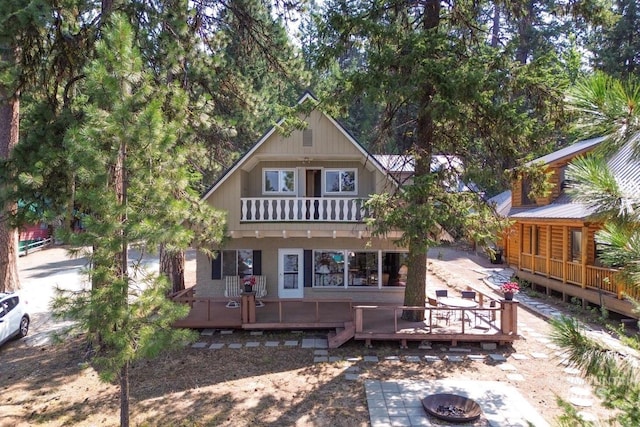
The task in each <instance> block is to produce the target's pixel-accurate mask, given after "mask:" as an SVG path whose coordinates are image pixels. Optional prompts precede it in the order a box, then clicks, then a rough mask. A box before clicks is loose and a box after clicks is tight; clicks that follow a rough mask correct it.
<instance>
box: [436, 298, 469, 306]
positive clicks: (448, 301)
mask: <svg viewBox="0 0 640 427" xmlns="http://www.w3.org/2000/svg"><path fill="white" fill-rule="evenodd" d="M438 302H439V303H440V304H442V305H446V306H447V307H452V308H475V307H477V306H478V304H477V303H476V302H475V301H474V300H472V299H467V298H454V297H442V298H438Z"/></svg>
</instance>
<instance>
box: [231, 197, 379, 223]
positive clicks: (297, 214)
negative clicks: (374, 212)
mask: <svg viewBox="0 0 640 427" xmlns="http://www.w3.org/2000/svg"><path fill="white" fill-rule="evenodd" d="M240 203H241V206H240V221H241V222H294V221H298V222H300V221H315V222H363V221H364V219H365V218H366V217H367V213H368V210H367V209H366V207H365V205H364V204H365V200H364V199H348V198H342V197H340V198H338V197H243V198H241V199H240Z"/></svg>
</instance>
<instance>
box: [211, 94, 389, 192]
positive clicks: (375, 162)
mask: <svg viewBox="0 0 640 427" xmlns="http://www.w3.org/2000/svg"><path fill="white" fill-rule="evenodd" d="M307 101H312V102H316V103H317V102H318V99H317V98H316V97H315V96H314V95H313V94H312V93H311V92H310V91H308V90H307V91H305V92H304V93H303V94H302V96H301V97H300V99H299V100H298V102H297V104H298V105H301V104H303V103H305V102H307ZM315 110H316V111H319V112H320V113H321V114H322V115H323V116H324V117H325V118H327V120H329V121H330V122H331V123H332V124H333V125H334V126H335V127H336V128H337V129H338V130H339V131H340V132H341V133H342V134H343V135H344V137H345V138H346V139H347V140H349V141H350V142H351V143H352V144H353V145H354V146H355V147H356V148H357V149H358V150H359V151H360V152H361V153H362V156H363V157H364V158H365V159H366V161H367V162H371V164H372V165H373V166H374V167H375V168H376V169H378V170H379V171H380V172H381V173H382V174H383V175H386V173H387V171H386V170H385V169H384V167H383V166H382V165H381V164H380V162H379V161H378V159H376V157H375V156H374V155H373V154H371V153H370V152H369V151H368V150H367V149H366V148H364V146H363V145H362V144H360V143H359V142H358V141H357V140H356V139H355V137H354V136H353V135H351V133H350V132H349V131H347V129H345V128H344V126H342V125H341V124H340V123H339V122H337V121H336V120H335V119H333V117H331V116H329V115H328V114H326V113H325V112H323V111H321V110H319V109H317V108H316V109H315ZM284 122H285V119H284V118H283V119H280V120H278V122H277V124H276V125H275V126H273V127H271V129H269V130H268V131H267V132H266V133H265V134H264V135H263V136H262V137H261V138H260V139H259V140H258V141H257V142H256V143H255V144H254V145H253V147H251V148H250V149H249V151H247V152H246V153H245V154H244V155H242V156H241V157H240V158H239V159H238V160H236V162H235V163H234V164H233V165H231V167H229V169H227V170H226V171H225V172H224V173H223V174H222V175H221V176H220V178H218V179H217V180H216V182H214V183H213V185H212V186H211V187H210V188H209V189H208V190H207V191H206V192H205V194H204V195H203V196H202V200H205V199H208V198H209V196H211V194H213V192H215V191H216V190H217V189H218V187H220V185H222V183H223V182H224V181H226V179H227V178H228V177H229V176H230V175H232V174H233V173H234V172H235V171H236V170H238V169H239V168H240V167H242V165H243V164H244V163H245V162H246V161H247V160H248V159H249V158H250V157H251V156H252V155H253V154H254V153H255V152H256V151H257V150H258V149H259V148H260V147H261V146H262V145H263V144H264V143H265V141H267V140H268V139H269V138H270V137H271V136H272V135H273V134H274V133H276V131H277V130H278V127H279V126H280V125H282V124H283V123H284ZM394 182H395V180H394Z"/></svg>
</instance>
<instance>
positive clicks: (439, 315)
mask: <svg viewBox="0 0 640 427" xmlns="http://www.w3.org/2000/svg"><path fill="white" fill-rule="evenodd" d="M427 299H428V301H429V305H430V306H431V307H438V308H440V307H442V305H441V304H438V301H437V300H436V299H435V298H431V297H428V298H427ZM434 312H435V315H436V320H437V319H440V320H444V321H445V322H446V324H447V325H449V320H450V319H451V311H450V310H429V326H431V315H432V314H433V313H434Z"/></svg>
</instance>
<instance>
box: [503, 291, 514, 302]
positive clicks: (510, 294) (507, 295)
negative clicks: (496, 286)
mask: <svg viewBox="0 0 640 427" xmlns="http://www.w3.org/2000/svg"><path fill="white" fill-rule="evenodd" d="M504 299H505V301H511V300H513V292H505V293H504Z"/></svg>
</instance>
